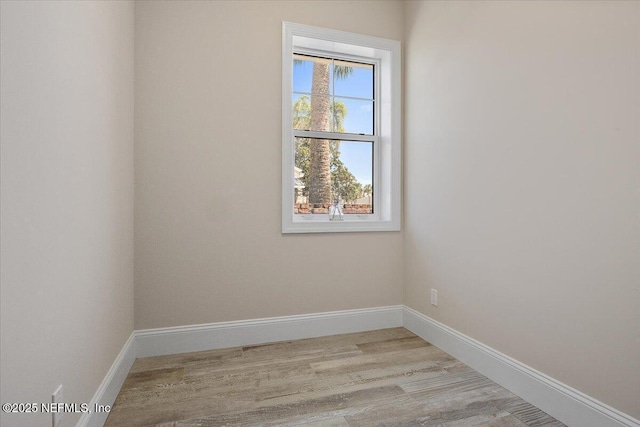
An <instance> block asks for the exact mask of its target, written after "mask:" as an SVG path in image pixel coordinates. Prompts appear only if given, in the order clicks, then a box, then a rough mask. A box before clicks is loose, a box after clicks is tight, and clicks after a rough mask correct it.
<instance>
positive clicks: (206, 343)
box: [135, 305, 403, 357]
mask: <svg viewBox="0 0 640 427" xmlns="http://www.w3.org/2000/svg"><path fill="white" fill-rule="evenodd" d="M402 308H403V306H401V305H394V306H387V307H376V308H365V309H358V310H344V311H332V312H327V313H315V314H303V315H296V316H283V317H271V318H267V319H253V320H240V321H233V322H220V323H210V324H205V325H193V326H179V327H174V328H160V329H146V330H142V331H136V332H135V336H136V357H149V356H161V355H167V354H177V353H186V352H191V351H203V350H214V349H219V348H228V347H238V346H244V345H255V344H264V343H269V342H276V341H287V340H294V339H301V338H313V337H319V336H324V335H336V334H347V333H352V332H362V331H370V330H375V329H384V328H397V327H401V326H402Z"/></svg>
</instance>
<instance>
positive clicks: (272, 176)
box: [135, 1, 403, 329]
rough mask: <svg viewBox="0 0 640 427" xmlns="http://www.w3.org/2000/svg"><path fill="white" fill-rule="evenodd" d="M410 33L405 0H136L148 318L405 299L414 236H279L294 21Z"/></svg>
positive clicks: (178, 319)
mask: <svg viewBox="0 0 640 427" xmlns="http://www.w3.org/2000/svg"><path fill="white" fill-rule="evenodd" d="M285 20H286V21H292V22H297V23H302V24H310V25H317V26H325V27H330V28H335V29H339V30H345V31H353V32H357V33H362V34H369V35H374V36H380V37H387V38H392V39H396V40H401V39H402V36H403V26H402V23H403V13H402V7H401V3H398V2H395V1H390V2H385V1H381V2H351V1H338V2H306V1H303V2H293V1H284V2H184V1H180V2H139V3H137V4H136V152H135V162H136V163H135V164H136V170H135V174H136V185H135V189H136V190H135V191H136V205H135V217H136V222H135V227H136V235H135V265H136V267H135V270H136V273H135V274H136V288H135V325H136V329H143V328H156V327H164V326H175V325H188V324H197V323H207V322H217V321H226V320H236V319H251V318H261V317H269V316H281V315H293V314H300V313H313V312H323V311H332V310H342V309H354V308H362V307H376V306H385V305H390V304H400V303H401V302H402V285H401V283H402V258H401V252H402V235H401V233H397V232H389V233H364V234H362V233H360V234H334V235H282V234H281V217H280V212H281V169H280V164H281V160H280V159H281V145H282V140H281V96H282V95H281V79H282V76H281V65H280V64H281V62H280V61H281V43H282V42H281V40H282V36H281V34H282V29H281V28H282V21H285Z"/></svg>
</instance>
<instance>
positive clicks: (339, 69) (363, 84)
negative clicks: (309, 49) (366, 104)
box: [334, 60, 373, 99]
mask: <svg viewBox="0 0 640 427" xmlns="http://www.w3.org/2000/svg"><path fill="white" fill-rule="evenodd" d="M334 85H335V89H334V95H335V96H349V97H352V98H364V99H373V65H369V64H360V63H357V62H348V61H340V60H336V61H335V72H334Z"/></svg>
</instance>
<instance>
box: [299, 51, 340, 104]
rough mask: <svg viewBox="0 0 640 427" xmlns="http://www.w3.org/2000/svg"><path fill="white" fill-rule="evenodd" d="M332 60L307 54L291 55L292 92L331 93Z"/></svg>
mask: <svg viewBox="0 0 640 427" xmlns="http://www.w3.org/2000/svg"><path fill="white" fill-rule="evenodd" d="M332 70H333V60H332V59H327V58H318V57H314V56H308V55H300V54H294V55H293V92H299V93H307V94H311V93H321V94H325V95H329V94H331V92H332V91H333V87H332V84H333V82H332V79H331V78H330V76H331V72H332Z"/></svg>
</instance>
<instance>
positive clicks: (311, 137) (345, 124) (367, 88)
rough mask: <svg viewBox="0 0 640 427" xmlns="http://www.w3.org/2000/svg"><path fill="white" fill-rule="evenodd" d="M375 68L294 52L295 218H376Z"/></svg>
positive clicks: (350, 61)
mask: <svg viewBox="0 0 640 427" xmlns="http://www.w3.org/2000/svg"><path fill="white" fill-rule="evenodd" d="M374 73H375V67H374V65H373V64H369V63H364V62H356V61H352V60H344V59H340V58H330V57H322V56H315V55H308V54H300V53H295V54H294V55H293V81H292V83H293V88H292V97H293V98H292V106H293V112H292V129H293V130H297V131H310V132H309V134H308V135H305V136H299V135H298V136H296V137H295V168H294V177H293V178H294V182H295V185H294V188H295V190H294V191H295V197H294V213H295V214H326V213H329V210H330V208H331V205H332V204H334V203H338V204H339V206H340V208H341V209H342V213H344V214H345V215H349V214H360V215H362V214H373V213H374V203H373V200H374V197H373V195H374V190H375V189H374V185H373V184H374V180H373V174H374V153H375V150H374V144H375V141H376V138H375V135H376V133H377V132H376V119H375V117H376V104H375V103H376V100H375V85H374V81H375V80H374Z"/></svg>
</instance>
